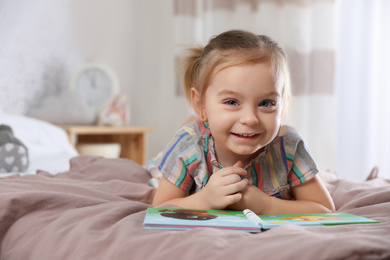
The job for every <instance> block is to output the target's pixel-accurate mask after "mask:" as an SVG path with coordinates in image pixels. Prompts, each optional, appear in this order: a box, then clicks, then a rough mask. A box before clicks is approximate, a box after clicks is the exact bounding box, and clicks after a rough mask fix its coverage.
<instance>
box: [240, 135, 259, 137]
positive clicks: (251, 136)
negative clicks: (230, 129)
mask: <svg viewBox="0 0 390 260" xmlns="http://www.w3.org/2000/svg"><path fill="white" fill-rule="evenodd" d="M255 135H256V134H251V135H245V134H243V135H241V136H243V137H252V136H255Z"/></svg>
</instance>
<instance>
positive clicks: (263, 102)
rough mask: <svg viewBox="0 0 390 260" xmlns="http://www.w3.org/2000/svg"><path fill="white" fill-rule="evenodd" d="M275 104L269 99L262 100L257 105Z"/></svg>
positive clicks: (267, 105) (268, 105)
mask: <svg viewBox="0 0 390 260" xmlns="http://www.w3.org/2000/svg"><path fill="white" fill-rule="evenodd" d="M274 105H275V102H273V101H271V100H263V101H261V102H260V103H259V107H270V106H274Z"/></svg>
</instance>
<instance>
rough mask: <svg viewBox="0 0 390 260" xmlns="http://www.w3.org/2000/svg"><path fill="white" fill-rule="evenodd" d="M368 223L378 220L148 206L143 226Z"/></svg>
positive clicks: (249, 227)
mask: <svg viewBox="0 0 390 260" xmlns="http://www.w3.org/2000/svg"><path fill="white" fill-rule="evenodd" d="M365 223H379V221H376V220H373V219H368V218H364V217H361V216H357V215H353V214H349V213H343V212H337V213H315V214H280V215H255V214H254V213H253V212H252V211H250V210H244V211H233V210H205V209H180V208H148V209H147V211H146V215H145V220H144V228H152V229H171V230H172V229H176V230H186V229H191V228H198V227H209V228H218V229H228V230H240V231H247V232H261V231H264V230H267V229H271V228H274V227H279V226H283V225H300V226H330V225H345V224H365Z"/></svg>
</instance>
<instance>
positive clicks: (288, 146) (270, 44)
mask: <svg viewBox="0 0 390 260" xmlns="http://www.w3.org/2000/svg"><path fill="white" fill-rule="evenodd" d="M183 64H184V87H185V90H186V94H187V98H188V99H189V101H190V102H191V104H192V107H193V109H194V111H195V113H196V114H197V116H198V120H196V121H195V122H192V123H189V124H187V125H185V126H184V127H182V128H181V129H180V130H179V131H178V132H177V133H176V134H175V136H174V137H173V139H172V140H171V141H170V142H169V144H168V145H167V147H166V148H165V150H164V151H162V152H161V153H160V154H159V155H158V156H157V157H156V158H154V159H152V160H151V161H150V162H149V163H148V165H147V168H148V170H149V172H150V173H151V174H152V176H153V177H154V178H153V179H152V180H151V184H152V185H153V186H155V187H157V186H158V188H157V191H156V195H155V197H154V201H153V206H157V205H160V204H163V203H165V204H174V205H177V206H180V207H184V208H193V209H233V210H243V209H246V208H249V209H251V210H253V211H254V212H255V213H257V214H267V215H269V214H288V213H297V214H298V213H316V212H332V211H334V204H333V201H332V199H331V197H330V195H329V193H328V191H327V190H326V188H325V187H324V185H323V183H322V182H321V180H320V178H319V177H318V176H317V175H316V174H317V172H318V168H317V165H316V163H315V162H314V159H313V157H312V155H311V153H310V151H309V149H308V147H307V146H306V145H305V143H304V141H303V140H302V138H301V137H300V136H299V135H298V134H297V133H296V132H295V131H294V130H293V129H292V128H290V127H287V126H281V119H282V116H283V114H284V112H285V110H286V107H287V103H288V100H289V97H290V83H289V70H288V65H287V58H286V55H285V53H284V51H283V49H282V48H281V47H280V46H279V45H278V44H277V43H276V42H274V41H273V40H271V39H270V38H269V37H267V36H264V35H255V34H252V33H250V32H245V31H239V30H234V31H227V32H225V33H222V34H220V35H218V36H216V37H214V38H212V39H211V40H210V42H209V43H208V44H207V45H206V46H205V47H204V48H203V47H200V48H191V49H189V54H188V56H187V57H186V58H185V59H184V62H183Z"/></svg>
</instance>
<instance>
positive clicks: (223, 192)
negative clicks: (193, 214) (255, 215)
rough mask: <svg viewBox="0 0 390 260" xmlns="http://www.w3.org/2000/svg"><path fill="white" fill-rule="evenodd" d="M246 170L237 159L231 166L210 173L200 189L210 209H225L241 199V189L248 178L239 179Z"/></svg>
mask: <svg viewBox="0 0 390 260" xmlns="http://www.w3.org/2000/svg"><path fill="white" fill-rule="evenodd" d="M246 174H247V172H246V171H245V170H244V169H243V168H242V163H241V162H240V161H238V162H237V163H236V164H235V165H233V166H232V167H226V168H223V169H221V170H219V171H217V172H215V173H214V174H212V175H211V177H210V180H209V181H208V183H207V185H206V186H205V187H204V188H203V190H202V191H200V192H199V193H200V194H199V195H201V197H202V198H201V199H203V200H204V202H205V203H206V205H207V206H206V207H207V208H210V209H225V208H226V207H227V206H229V205H231V204H234V203H237V202H238V201H240V200H241V198H242V194H241V191H242V190H243V189H245V187H246V186H247V185H248V179H241V177H240V176H245V175H246Z"/></svg>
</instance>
